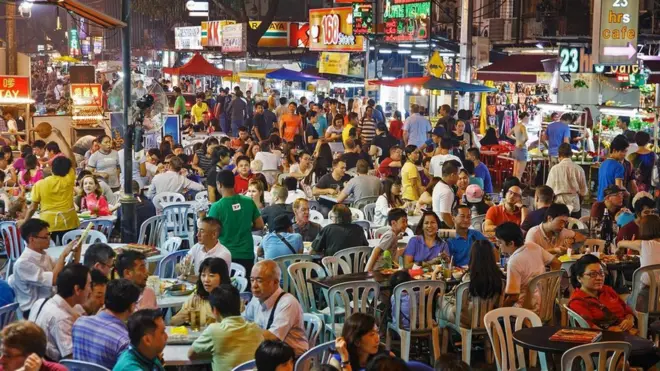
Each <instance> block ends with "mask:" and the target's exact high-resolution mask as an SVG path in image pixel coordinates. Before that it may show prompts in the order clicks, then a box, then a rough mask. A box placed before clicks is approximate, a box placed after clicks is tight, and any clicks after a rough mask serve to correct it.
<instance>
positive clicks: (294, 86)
mask: <svg viewBox="0 0 660 371" xmlns="http://www.w3.org/2000/svg"><path fill="white" fill-rule="evenodd" d="M266 78H267V79H270V80H276V82H274V83H273V84H272V85H271V88H275V89H276V90H279V91H280V95H281V96H283V97H286V96H288V97H293V98H295V99H298V100H299V99H300V98H301V97H303V96H305V97H307V99H308V100H312V101H314V100H316V99H314V97H315V95H316V87H315V86H314V84H315V83H317V82H318V81H321V80H326V79H325V78H323V77H321V76H316V75H308V74H306V73H303V72H298V71H293V70H289V69H287V68H280V69H277V70H274V71H271V72H268V73H267V74H266Z"/></svg>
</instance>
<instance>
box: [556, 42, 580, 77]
mask: <svg viewBox="0 0 660 371" xmlns="http://www.w3.org/2000/svg"><path fill="white" fill-rule="evenodd" d="M559 58H560V59H561V64H560V65H559V72H562V73H578V72H580V50H579V49H578V48H560V49H559Z"/></svg>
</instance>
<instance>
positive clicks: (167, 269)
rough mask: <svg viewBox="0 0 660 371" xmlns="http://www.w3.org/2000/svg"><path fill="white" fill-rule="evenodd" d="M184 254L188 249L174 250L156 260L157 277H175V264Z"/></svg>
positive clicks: (186, 253)
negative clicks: (158, 260)
mask: <svg viewBox="0 0 660 371" xmlns="http://www.w3.org/2000/svg"><path fill="white" fill-rule="evenodd" d="M186 255H188V250H179V251H175V252H173V253H171V254H169V255H167V256H165V257H164V258H163V259H162V260H161V261H160V262H158V269H157V270H156V274H157V275H158V277H160V278H161V279H163V278H176V277H177V276H178V274H177V272H176V265H177V263H179V262H180V261H181V259H183V258H184V257H185V256H186Z"/></svg>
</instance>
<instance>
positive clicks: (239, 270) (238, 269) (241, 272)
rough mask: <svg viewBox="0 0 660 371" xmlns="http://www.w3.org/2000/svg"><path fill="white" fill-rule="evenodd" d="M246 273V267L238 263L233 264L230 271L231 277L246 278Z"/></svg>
mask: <svg viewBox="0 0 660 371" xmlns="http://www.w3.org/2000/svg"><path fill="white" fill-rule="evenodd" d="M245 276H246V271H245V267H244V266H242V265H240V264H238V263H234V262H232V263H231V268H230V269H229V277H243V278H245Z"/></svg>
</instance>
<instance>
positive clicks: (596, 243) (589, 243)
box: [582, 238, 606, 254]
mask: <svg viewBox="0 0 660 371" xmlns="http://www.w3.org/2000/svg"><path fill="white" fill-rule="evenodd" d="M582 247H583V248H585V249H590V250H591V252H599V253H602V254H605V253H606V252H605V241H603V240H598V239H595V238H590V239H588V240H586V241H584V245H582Z"/></svg>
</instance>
